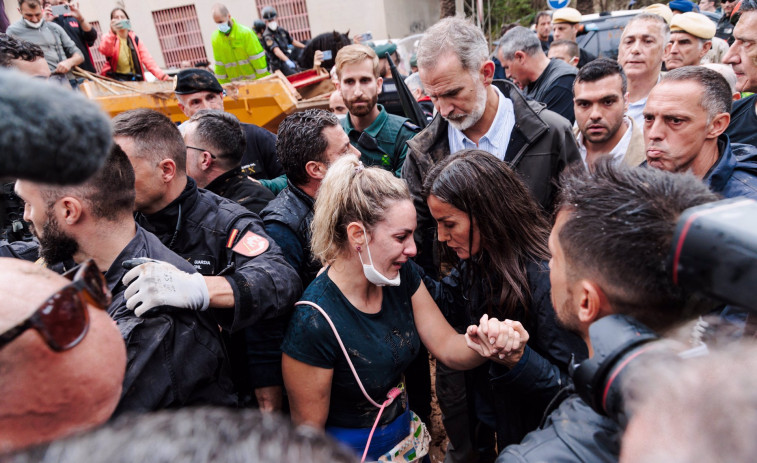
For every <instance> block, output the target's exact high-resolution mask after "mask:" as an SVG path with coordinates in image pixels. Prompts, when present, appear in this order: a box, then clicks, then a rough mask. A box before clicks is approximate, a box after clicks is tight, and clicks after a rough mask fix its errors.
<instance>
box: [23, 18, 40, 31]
mask: <svg viewBox="0 0 757 463" xmlns="http://www.w3.org/2000/svg"><path fill="white" fill-rule="evenodd" d="M24 22H25V23H26V25H27V26H29V27H32V28H34V29H39V28H40V27H42V24H43V23H44V22H45V20H44V19H40V20H39V22H38V23H33V22H31V21H29V20H28V19H24Z"/></svg>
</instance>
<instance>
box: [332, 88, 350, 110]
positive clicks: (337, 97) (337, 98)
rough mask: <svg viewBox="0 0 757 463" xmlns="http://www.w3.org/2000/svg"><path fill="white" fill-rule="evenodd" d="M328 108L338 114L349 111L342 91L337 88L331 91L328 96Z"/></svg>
mask: <svg viewBox="0 0 757 463" xmlns="http://www.w3.org/2000/svg"><path fill="white" fill-rule="evenodd" d="M329 110H330V111H331V112H332V113H334V114H336V115H338V116H339V115H342V114H347V113H348V112H349V110H348V109H347V105H345V104H344V98H342V93H341V92H340V91H339V90H335V91H333V92H332V93H331V96H330V97H329Z"/></svg>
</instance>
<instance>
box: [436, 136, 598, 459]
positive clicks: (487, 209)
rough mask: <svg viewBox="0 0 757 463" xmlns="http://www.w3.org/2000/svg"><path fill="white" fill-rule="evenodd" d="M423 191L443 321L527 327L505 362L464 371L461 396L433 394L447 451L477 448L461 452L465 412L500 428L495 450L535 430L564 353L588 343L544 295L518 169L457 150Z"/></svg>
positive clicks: (532, 220) (540, 231) (539, 224)
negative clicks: (444, 272)
mask: <svg viewBox="0 0 757 463" xmlns="http://www.w3.org/2000/svg"><path fill="white" fill-rule="evenodd" d="M424 191H425V194H426V199H427V203H428V206H429V209H430V211H431V215H433V216H434V218H435V219H436V221H437V225H438V233H437V235H438V239H439V241H440V242H441V243H443V244H444V246H442V249H441V250H440V251H441V253H442V260H443V262H445V263H446V264H447V265H450V266H452V271H451V272H450V273H449V275H448V276H447V277H445V278H444V279H443V280H442V281H441V282H437V281H435V280H433V279H431V278H425V280H424V281H425V283H426V286H427V287H428V288H429V291H430V292H431V295H432V296H433V297H434V300H435V301H436V303H437V305H438V306H439V308H440V309H441V310H442V312H443V313H444V314H445V316H446V317H447V319H448V320H449V321H450V324H452V325H453V326H456V327H458V328H464V327H466V326H468V325H470V324H471V323H472V322H473V321H475V322H476V323H478V321H479V320H480V319H481V317H482V316H484V315H486V316H488V317H496V318H498V319H500V320H513V321H518V322H520V323H521V324H522V326H523V327H524V328H525V330H524V331H521V335H522V336H524V337H527V339H528V342H527V344H526V345H525V346H523V347H522V348H520V349H517V350H514V351H513V352H510V354H509V355H507V356H506V357H505V359H504V360H505V361H506V364H507V366H500V365H498V364H494V363H493V362H489V363H488V364H487V365H482V366H481V367H479V368H477V369H475V370H472V371H470V372H466V373H464V375H465V386H463V387H462V388H460V389H462V390H463V391H464V396H466V397H467V399H463V400H462V402H460V401H458V402H457V404H455V403H450V402H446V403H445V399H444V396H445V394H444V392H442V393H441V394H440V405H441V406H442V411H443V412H444V414H445V427H448V430H447V433H448V435H449V437H450V442H451V444H452V446H453V448H454V449H459V450H460V451H462V452H468V451H474V450H472V449H475V448H476V445H475V443H474V446H473V447H471V448H468V449H466V448H467V445H468V444H470V441H468V440H466V439H468V438H467V436H468V435H470V434H471V433H469V429H468V427H469V426H468V421H467V420H466V417H467V415H468V414H470V415H475V416H470V417H469V418H470V420H471V423H472V422H474V420H478V421H479V422H481V423H484V424H485V425H487V426H488V427H490V428H492V429H494V430H496V431H497V443H498V447H499V448H500V449H501V448H504V446H506V445H508V444H511V443H516V442H520V440H521V439H522V438H523V436H524V435H525V434H526V433H527V432H529V431H531V430H533V429H535V428H536V427H537V426H538V424H539V421H540V419H541V417H542V414H543V412H544V410H545V408H546V406H547V404H548V403H549V401H550V400H551V399H552V397H554V395H555V394H556V393H557V392H558V391H559V389H560V385H561V384H564V381H563V380H564V379H565V375H566V372H567V364H568V362H569V361H570V356H571V354H576V360H577V361H579V360H582V359H583V358H585V357H586V345H585V344H584V343H583V341H582V340H581V339H580V338H579V337H578V336H577V335H575V334H573V333H570V332H568V331H565V330H564V329H562V328H561V327H559V326H557V324H556V319H555V313H554V309H553V308H552V303H551V301H550V282H549V268H548V260H549V250H548V247H547V240H548V237H549V224H548V223H547V221H546V220H545V218H544V216H543V212H542V211H541V210H540V208H539V206H538V205H537V204H536V202H535V201H534V200H533V199H532V198H531V196H530V194H529V192H528V189H527V187H526V186H525V185H524V184H523V182H522V181H521V180H520V178H519V177H518V175H517V174H516V173H514V172H513V171H512V170H511V169H510V168H509V167H507V165H506V164H505V163H503V162H502V161H500V160H498V159H497V158H496V157H494V156H493V155H491V154H489V153H487V152H485V151H480V150H464V151H461V152H458V153H456V154H455V155H453V156H450V157H448V158H447V159H446V160H444V161H443V162H441V163H439V164H437V165H436V166H435V167H434V168H433V169H432V170H431V171H430V172H429V174H428V175H427V177H426V180H425V182H424ZM438 369H440V370H444V367H443V366H442V367H438ZM458 379H459V378H458ZM445 380H451V382H445ZM454 380H455V378H454V376H452V377H439V378H438V380H437V391H439V388H440V387H441V388H442V389H444V388H445V387H453V389H454V386H455V384H456V383H455V381H454ZM440 382H441V384H439V383H440ZM458 384H459V383H458ZM452 395H454V394H452ZM457 395H458V397H460V391H459V390H458V393H457ZM466 400H467V402H466ZM453 402H454V401H453ZM470 427H473V425H472V424H471V425H470ZM461 428H462V429H461ZM474 452H475V451H474Z"/></svg>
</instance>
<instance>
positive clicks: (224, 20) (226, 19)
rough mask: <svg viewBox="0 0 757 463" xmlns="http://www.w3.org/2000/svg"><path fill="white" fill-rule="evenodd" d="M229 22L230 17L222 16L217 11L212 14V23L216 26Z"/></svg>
mask: <svg viewBox="0 0 757 463" xmlns="http://www.w3.org/2000/svg"><path fill="white" fill-rule="evenodd" d="M230 20H231V15H228V14H227V15H222V14H220V13H219V12H217V11H214V12H213V22H215V23H216V24H222V23H229V24H231V23H230Z"/></svg>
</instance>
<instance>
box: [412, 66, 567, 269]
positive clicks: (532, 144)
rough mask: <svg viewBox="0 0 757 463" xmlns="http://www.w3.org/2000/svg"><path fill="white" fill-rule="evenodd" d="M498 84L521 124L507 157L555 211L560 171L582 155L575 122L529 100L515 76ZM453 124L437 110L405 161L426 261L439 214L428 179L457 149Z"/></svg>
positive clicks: (538, 197)
mask: <svg viewBox="0 0 757 463" xmlns="http://www.w3.org/2000/svg"><path fill="white" fill-rule="evenodd" d="M492 85H496V86H497V88H498V89H499V90H500V91H501V92H502V94H503V95H504V96H505V98H509V99H510V100H511V101H512V103H513V111H514V112H515V127H514V128H513V133H512V136H511V138H510V142H509V144H508V147H507V153H506V154H505V162H507V164H508V165H509V166H510V167H511V168H512V169H513V170H514V171H515V172H517V173H518V174H520V178H521V180H523V182H524V183H525V184H526V186H527V187H528V189H529V191H530V192H531V195H532V196H533V198H534V199H535V200H536V202H538V203H539V204H540V205H541V207H542V208H543V209H544V210H545V211H547V212H549V213H551V212H552V210H553V208H554V204H553V203H554V201H555V198H556V196H557V188H558V187H557V180H558V177H559V175H560V172H562V170H563V169H564V168H565V166H567V165H568V164H570V163H572V162H580V161H581V155H580V154H579V153H578V145H577V144H576V139H575V137H574V136H573V131H572V127H571V125H570V124H569V123H568V121H567V120H565V118H564V117H561V116H559V115H557V114H555V113H553V112H552V111H549V110H546V109H545V108H544V104H542V103H538V102H536V101H529V100H526V97H525V96H524V95H523V93H521V91H520V90H518V89H517V88H516V87H515V85H513V84H512V83H511V82H509V81H505V80H495V81H493V82H492ZM448 126H449V123H448V122H447V121H446V120H444V118H442V117H441V115H440V114H437V115H436V117H435V118H434V120H433V121H432V122H431V124H429V125H428V126H427V127H426V128H425V129H423V130H422V131H421V133H419V134H418V135H416V136H415V137H413V139H412V140H409V141H408V142H407V145H408V147H409V148H408V150H407V157H406V158H405V164H404V165H403V166H402V178H403V179H404V180H405V181H406V182H407V185H408V187H409V189H410V195H411V196H412V198H413V204H414V205H415V210H416V212H417V214H418V227H417V229H416V233H415V239H416V242H417V244H418V250H419V252H418V258H419V259H421V261H423V262H429V261H430V260H431V259H430V256H429V254H431V249H432V248H431V243H432V242H433V237H434V231H435V223H434V220H433V218H432V217H431V213H430V212H429V210H428V206H427V205H426V202H425V201H424V200H423V195H422V190H423V181H424V180H425V177H426V174H427V173H428V172H429V170H431V168H432V167H433V166H434V164H436V163H437V162H439V161H441V160H442V159H444V158H446V157H447V156H449V155H450V154H451V153H450V152H449V149H450V148H449V141H448V138H447V127H448ZM481 187H482V188H485V187H486V186H485V185H482V186H481ZM422 266H423V268H424V269H425V270H426V271H427V272H430V271H432V269H433V268H435V266H434V265H433V264H431V265H426V264H423V265H422Z"/></svg>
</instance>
